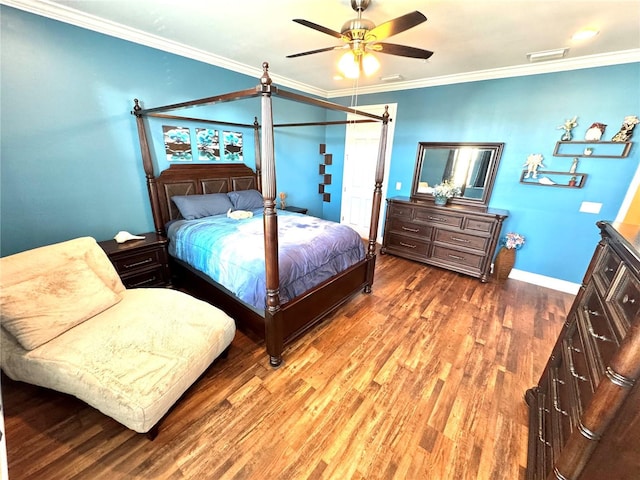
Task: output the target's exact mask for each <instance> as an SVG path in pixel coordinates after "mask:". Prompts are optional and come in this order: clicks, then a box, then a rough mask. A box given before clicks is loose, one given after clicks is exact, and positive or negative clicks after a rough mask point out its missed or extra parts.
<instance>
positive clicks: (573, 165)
mask: <svg viewBox="0 0 640 480" xmlns="http://www.w3.org/2000/svg"><path fill="white" fill-rule="evenodd" d="M576 170H578V157H576V158H574V159H573V162H572V163H571V168H570V169H569V173H576Z"/></svg>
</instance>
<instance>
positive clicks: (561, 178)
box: [520, 170, 588, 188]
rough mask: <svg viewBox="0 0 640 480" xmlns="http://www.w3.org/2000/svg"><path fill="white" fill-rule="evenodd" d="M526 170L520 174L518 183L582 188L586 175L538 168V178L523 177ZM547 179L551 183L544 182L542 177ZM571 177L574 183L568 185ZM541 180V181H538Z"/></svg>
mask: <svg viewBox="0 0 640 480" xmlns="http://www.w3.org/2000/svg"><path fill="white" fill-rule="evenodd" d="M526 174H527V171H526V170H523V171H522V175H520V183H524V184H525V185H539V186H541V187H561V188H582V187H583V186H584V182H585V181H586V179H587V177H588V175H587V174H586V173H578V172H575V173H569V172H552V171H551V170H538V178H531V177H529V178H524V177H525V175H526ZM545 178H546V179H548V180H550V181H551V182H553V183H544V180H543V179H545ZM571 179H573V181H574V182H575V185H570V182H571ZM540 180H542V183H541V182H540Z"/></svg>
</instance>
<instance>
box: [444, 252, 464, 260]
mask: <svg viewBox="0 0 640 480" xmlns="http://www.w3.org/2000/svg"><path fill="white" fill-rule="evenodd" d="M447 256H448V257H450V258H453V259H454V260H464V257H460V256H458V255H453V254H451V253H450V254H448V255H447Z"/></svg>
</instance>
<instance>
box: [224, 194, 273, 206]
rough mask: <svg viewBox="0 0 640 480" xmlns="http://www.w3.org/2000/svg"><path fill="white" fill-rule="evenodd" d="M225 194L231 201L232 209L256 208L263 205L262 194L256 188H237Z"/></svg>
mask: <svg viewBox="0 0 640 480" xmlns="http://www.w3.org/2000/svg"><path fill="white" fill-rule="evenodd" d="M227 195H229V198H230V199H231V203H233V209H234V210H256V209H257V208H262V207H263V205H264V200H263V199H262V194H261V193H260V192H259V191H257V190H238V191H235V192H229V193H228V194H227Z"/></svg>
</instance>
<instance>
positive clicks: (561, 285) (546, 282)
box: [509, 268, 580, 295]
mask: <svg viewBox="0 0 640 480" xmlns="http://www.w3.org/2000/svg"><path fill="white" fill-rule="evenodd" d="M509 278H513V279H514V280H520V281H523V282H527V283H532V284H533V285H539V286H541V287H547V288H550V289H552V290H558V291H559V292H564V293H571V294H573V295H575V294H577V293H578V290H579V289H580V284H579V283H572V282H567V281H566V280H559V279H557V278H553V277H545V276H544V275H538V274H537V273H530V272H525V271H524V270H518V269H515V268H514V269H512V270H511V273H509Z"/></svg>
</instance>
